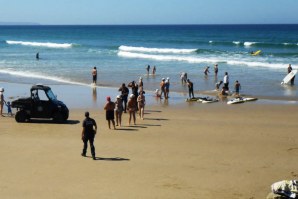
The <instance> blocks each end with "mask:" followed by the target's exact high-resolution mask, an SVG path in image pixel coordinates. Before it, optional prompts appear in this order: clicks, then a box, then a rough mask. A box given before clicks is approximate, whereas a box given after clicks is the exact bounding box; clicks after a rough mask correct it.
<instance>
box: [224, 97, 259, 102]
mask: <svg viewBox="0 0 298 199" xmlns="http://www.w3.org/2000/svg"><path fill="white" fill-rule="evenodd" d="M256 100H258V98H253V97H237V98H235V99H232V100H230V101H228V102H227V104H240V103H244V102H251V101H256Z"/></svg>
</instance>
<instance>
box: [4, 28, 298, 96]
mask: <svg viewBox="0 0 298 199" xmlns="http://www.w3.org/2000/svg"><path fill="white" fill-rule="evenodd" d="M297 35H298V25H210V26H207V25H204V26H200V25H187V26H0V81H2V82H17V83H25V84H35V83H44V84H50V83H51V84H53V83H55V84H65V83H70V84H80V85H90V83H91V69H92V68H93V67H94V66H96V67H97V68H98V74H99V78H98V79H99V83H100V85H103V86H110V87H118V86H119V85H120V84H121V83H123V82H124V83H128V82H130V81H132V80H135V81H137V80H138V79H139V77H140V76H142V77H143V79H144V85H145V89H147V90H155V89H156V88H158V87H159V82H160V80H161V78H162V77H170V79H171V90H175V91H183V92H186V91H187V88H185V86H182V85H181V84H180V79H179V74H180V73H181V72H187V73H188V77H189V78H190V79H191V80H192V81H193V82H194V88H195V90H200V91H203V90H213V89H214V88H215V86H214V84H215V82H217V81H219V80H221V79H222V78H223V75H224V72H226V71H227V72H229V75H230V82H234V81H235V80H239V81H240V83H241V85H242V93H244V94H247V95H262V96H297V95H298V93H297V90H298V89H297V86H293V87H291V86H281V85H280V82H281V80H282V79H283V77H284V76H285V75H286V73H287V66H288V64H289V63H291V64H292V66H293V68H298V36H297ZM256 50H262V54H261V55H260V56H251V55H250V52H251V51H256ZM37 52H39V54H40V60H38V61H37V60H36V59H35V54H36V53H37ZM216 63H217V64H218V65H219V74H218V78H216V77H215V76H214V74H213V65H214V64H216ZM148 64H150V65H151V66H153V65H155V66H156V67H157V74H156V76H147V75H146V70H145V67H146V66H147V65H148ZM206 66H210V67H211V70H210V72H211V73H210V74H209V75H208V77H205V75H204V73H203V70H204V68H205V67H206ZM297 81H298V80H297ZM296 83H297V82H296ZM297 85H298V83H297Z"/></svg>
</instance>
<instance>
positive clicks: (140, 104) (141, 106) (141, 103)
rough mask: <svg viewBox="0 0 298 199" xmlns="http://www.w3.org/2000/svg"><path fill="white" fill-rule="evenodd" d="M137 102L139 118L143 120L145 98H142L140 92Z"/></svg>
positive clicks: (142, 95) (142, 94)
mask: <svg viewBox="0 0 298 199" xmlns="http://www.w3.org/2000/svg"><path fill="white" fill-rule="evenodd" d="M137 102H138V108H139V116H140V118H141V119H142V120H143V119H144V109H145V104H146V101H145V96H144V93H143V92H140V95H139V96H138V99H137Z"/></svg>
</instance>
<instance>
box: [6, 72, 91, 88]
mask: <svg viewBox="0 0 298 199" xmlns="http://www.w3.org/2000/svg"><path fill="white" fill-rule="evenodd" d="M0 73H2V74H8V75H12V76H18V77H26V78H33V79H45V80H51V81H55V82H60V83H67V84H76V85H82V86H89V85H88V84H84V83H81V82H75V81H72V80H67V79H64V78H61V77H54V76H48V75H43V74H40V73H35V72H29V71H14V70H9V69H8V70H2V69H0Z"/></svg>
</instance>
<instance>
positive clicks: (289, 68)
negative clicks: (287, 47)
mask: <svg viewBox="0 0 298 199" xmlns="http://www.w3.org/2000/svg"><path fill="white" fill-rule="evenodd" d="M292 70H293V68H292V66H291V64H289V67H288V74H289V73H291V72H292ZM294 81H295V75H294V77H292V79H291V85H294Z"/></svg>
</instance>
